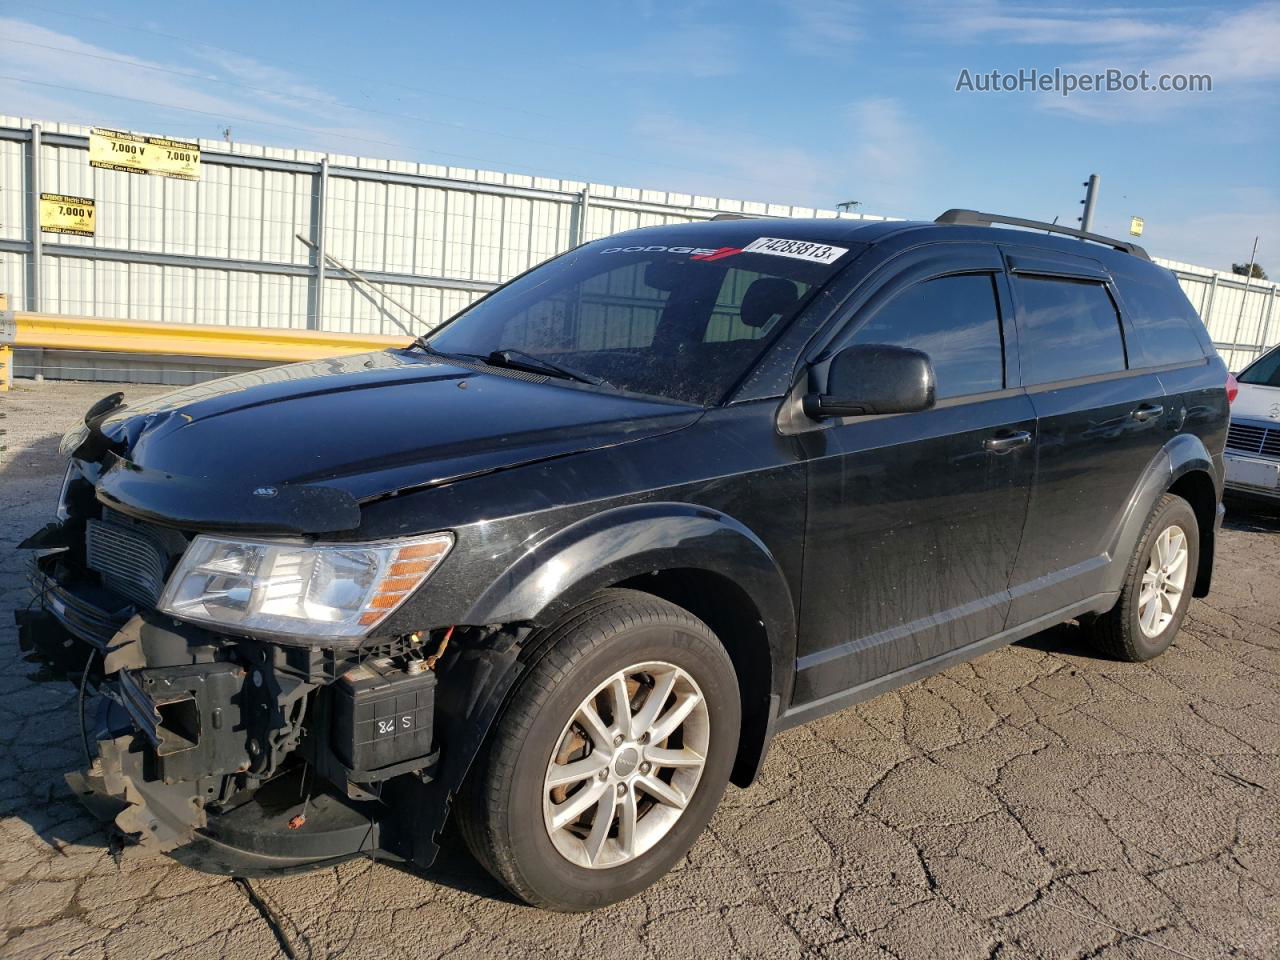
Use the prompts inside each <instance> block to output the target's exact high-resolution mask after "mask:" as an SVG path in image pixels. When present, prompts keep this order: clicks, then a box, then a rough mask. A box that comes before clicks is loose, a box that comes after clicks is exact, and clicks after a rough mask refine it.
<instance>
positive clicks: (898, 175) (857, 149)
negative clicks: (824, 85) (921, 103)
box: [842, 97, 930, 216]
mask: <svg viewBox="0 0 1280 960" xmlns="http://www.w3.org/2000/svg"><path fill="white" fill-rule="evenodd" d="M846 116H847V120H848V124H849V128H850V131H851V134H852V142H853V148H852V156H851V158H850V161H849V163H848V165H847V167H846V169H848V171H849V178H848V180H849V186H848V190H850V191H852V193H853V197H852V198H851V199H855V200H861V201H863V202H864V203H867V204H868V209H867V212H876V213H889V214H890V215H897V216H902V215H903V214H902V213H901V212H900V211H903V210H906V209H909V208H910V207H911V206H912V205H913V203H914V202H915V200H914V197H915V195H916V193H917V192H918V191H917V190H916V187H917V185H918V183H919V178H920V177H921V176H922V175H923V173H924V168H925V165H926V156H927V154H928V152H929V150H930V144H929V141H928V139H927V137H926V135H925V134H924V133H923V131H922V130H921V129H920V127H919V126H918V125H917V124H915V123H914V122H913V121H912V120H911V118H910V116H909V115H908V113H907V111H906V108H905V107H904V106H903V105H902V103H901V102H900V101H898V100H895V99H893V98H891V97H873V98H869V99H866V100H861V101H859V102H857V103H854V104H852V105H851V106H850V107H849V109H848V110H847V112H846ZM842 199H844V198H842Z"/></svg>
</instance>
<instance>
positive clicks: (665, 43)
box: [591, 24, 740, 79]
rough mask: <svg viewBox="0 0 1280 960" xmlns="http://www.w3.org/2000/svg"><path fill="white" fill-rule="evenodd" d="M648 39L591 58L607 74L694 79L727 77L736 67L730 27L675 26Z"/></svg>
mask: <svg viewBox="0 0 1280 960" xmlns="http://www.w3.org/2000/svg"><path fill="white" fill-rule="evenodd" d="M672 30H673V31H674V32H664V33H662V34H660V35H658V36H655V37H653V38H651V39H647V40H642V41H639V42H637V43H635V44H633V45H631V46H628V47H625V48H622V49H620V50H617V51H610V53H609V54H607V55H604V54H601V55H598V56H594V57H592V58H591V59H592V65H593V66H594V67H595V68H596V69H599V70H603V71H605V72H609V73H635V74H664V75H676V76H681V77H691V78H695V79H705V78H708V77H727V76H732V75H733V74H736V73H738V72H739V70H740V59H739V54H738V44H737V38H736V36H735V34H734V32H733V30H732V29H731V28H728V27H718V26H717V27H712V26H704V25H697V24H693V25H679V24H677V25H675V26H674V27H673V28H672Z"/></svg>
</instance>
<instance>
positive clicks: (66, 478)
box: [55, 463, 76, 520]
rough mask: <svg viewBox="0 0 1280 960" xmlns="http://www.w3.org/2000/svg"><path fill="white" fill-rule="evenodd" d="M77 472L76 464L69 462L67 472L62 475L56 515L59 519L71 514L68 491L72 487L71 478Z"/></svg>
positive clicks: (64, 518) (66, 517)
mask: <svg viewBox="0 0 1280 960" xmlns="http://www.w3.org/2000/svg"><path fill="white" fill-rule="evenodd" d="M75 473H76V465H75V464H74V463H68V464H67V472H66V473H64V474H63V475H62V489H60V490H59V491H58V509H57V511H56V512H55V515H56V516H57V518H58V519H59V520H66V519H68V518H69V517H70V516H71V512H70V511H69V510H67V491H68V490H69V489H70V488H71V480H72V478H73V477H74V475H75Z"/></svg>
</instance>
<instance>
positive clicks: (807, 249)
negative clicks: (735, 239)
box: [600, 237, 849, 263]
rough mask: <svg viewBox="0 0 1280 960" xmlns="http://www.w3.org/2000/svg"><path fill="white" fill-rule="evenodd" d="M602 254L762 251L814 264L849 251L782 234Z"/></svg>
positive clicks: (705, 255)
mask: <svg viewBox="0 0 1280 960" xmlns="http://www.w3.org/2000/svg"><path fill="white" fill-rule="evenodd" d="M600 252H601V253H677V254H685V253H687V254H689V259H690V260H699V261H701V262H703V263H706V262H711V261H715V260H723V259H724V258H725V257H732V256H736V255H737V254H739V253H764V254H768V255H769V256H772V257H790V258H792V259H793V260H809V261H812V262H813V263H835V262H836V261H837V260H839V259H840V258H841V257H842V256H844V255H845V254H846V253H848V252H849V249H848V248H847V247H833V246H831V245H830V244H826V243H814V242H812V241H809V240H784V239H782V238H781V237H760V238H758V239H756V240H752V241H751V242H750V243H749V244H747V245H746V246H745V247H718V248H715V249H713V248H711V247H668V246H665V245H663V244H651V245H649V246H635V247H605V248H604V249H603V250H601V251H600Z"/></svg>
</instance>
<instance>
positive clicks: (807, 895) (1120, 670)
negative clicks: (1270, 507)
mask: <svg viewBox="0 0 1280 960" xmlns="http://www.w3.org/2000/svg"><path fill="white" fill-rule="evenodd" d="M112 389H115V388H114V387H111V386H108V385H105V384H97V385H93V384H64V383H43V384H35V383H31V382H29V381H20V382H19V383H18V384H17V385H16V389H15V390H14V391H13V392H11V393H9V394H0V410H2V411H4V412H5V413H6V414H7V415H8V416H7V419H6V420H4V421H3V422H0V428H7V430H8V436H7V437H5V438H3V442H7V444H8V450H7V451H6V452H4V453H3V454H0V543H2V546H0V618H2V619H0V662H2V663H3V671H2V672H0V762H2V763H3V777H2V778H0V956H2V957H5V958H13V960H19V958H21V960H36V958H44V957H77V958H98V957H113V958H114V957H121V958H126V957H127V958H138V960H146V958H160V957H165V958H178V957H192V958H197V957H198V958H217V957H229V958H230V957H234V958H237V960H239V958H257V957H264V958H265V957H277V956H281V955H287V954H286V951H289V952H291V953H292V955H293V956H296V957H303V958H312V957H339V956H340V957H344V958H357V957H368V958H379V960H382V958H392V957H406V958H407V957H414V958H416V957H442V956H454V957H458V956H502V957H525V956H529V957H537V958H539V960H551V958H556V957H574V958H583V957H598V956H623V957H639V956H651V957H662V958H667V957H672V958H674V957H696V958H700V960H708V958H713V957H717V958H718V957H725V956H738V955H742V956H760V957H791V956H832V957H851V958H877V957H880V958H888V957H898V958H919V960H934V958H947V957H957V958H960V957H974V958H979V957H1000V958H1013V957H1053V958H1084V957H1097V958H1106V960H1113V958H1120V957H1134V958H1152V960H1158V958H1168V957H1183V958H1187V957H1191V958H1197V960H1200V958H1210V957H1247V958H1257V960H1266V958H1275V957H1277V956H1280V841H1277V837H1276V833H1277V825H1278V824H1280V628H1278V626H1277V623H1278V621H1280V520H1277V519H1275V518H1274V517H1270V518H1269V517H1267V516H1264V515H1258V514H1250V513H1248V512H1247V511H1244V510H1241V509H1239V508H1236V509H1233V510H1232V511H1231V514H1230V515H1229V519H1228V524H1227V529H1226V531H1225V532H1224V535H1223V539H1222V542H1221V545H1220V549H1219V553H1218V561H1217V574H1216V577H1215V586H1214V592H1213V595H1212V596H1211V597H1209V598H1208V600H1207V601H1197V602H1196V603H1195V604H1194V606H1193V607H1192V609H1191V614H1190V616H1189V618H1188V620H1187V622H1186V625H1185V627H1184V628H1183V631H1182V634H1181V636H1180V637H1179V638H1178V640H1177V641H1176V643H1175V645H1174V647H1173V649H1172V650H1171V651H1170V652H1169V653H1168V654H1166V655H1165V656H1163V657H1161V658H1160V659H1158V660H1156V661H1154V662H1153V663H1150V664H1145V665H1134V664H1123V663H1115V662H1110V661H1107V660H1102V659H1099V658H1097V657H1094V656H1093V655H1092V654H1091V653H1090V652H1089V650H1088V649H1087V648H1085V647H1084V646H1083V645H1082V644H1081V642H1080V638H1079V635H1078V631H1077V629H1076V628H1074V627H1072V626H1061V627H1058V628H1056V629H1053V630H1050V631H1048V632H1046V633H1043V634H1040V635H1039V636H1036V637H1034V638H1032V639H1031V640H1030V641H1028V642H1025V643H1021V644H1018V645H1016V646H1013V647H1010V648H1008V649H1004V650H1001V651H998V652H995V653H991V654H988V655H987V656H985V657H982V658H981V659H979V660H977V661H976V662H974V663H972V664H967V665H963V666H959V667H955V668H954V669H951V670H948V671H947V672H946V673H943V674H941V675H939V676H936V677H933V678H931V679H929V680H926V681H924V682H921V683H917V684H914V685H912V686H909V687H906V688H905V689H902V690H900V691H898V692H896V693H893V694H890V695H887V696H883V697H880V698H879V699H877V700H874V701H872V702H870V703H867V704H864V705H862V706H860V707H857V708H855V709H851V710H846V711H845V712H843V713H840V714H837V715H835V716H832V717H829V718H827V719H824V720H821V721H819V722H817V723H815V724H813V725H812V726H810V727H807V728H803V729H798V730H794V731H791V732H788V733H786V734H784V735H782V736H780V737H779V738H778V739H777V740H776V742H775V743H774V747H773V750H772V753H771V754H770V757H769V761H768V764H767V766H766V768H765V770H764V774H763V776H762V778H761V780H760V782H759V783H758V784H757V785H756V786H755V787H753V788H752V789H750V790H746V791H742V790H737V789H733V788H730V790H729V792H728V794H727V795H726V797H725V800H724V804H723V807H722V809H721V810H720V812H719V813H718V814H717V816H716V817H715V819H714V820H713V821H712V824H711V828H710V830H708V831H707V833H706V834H705V835H704V836H703V837H702V838H701V839H700V840H699V841H698V843H697V845H696V846H695V847H694V849H693V851H692V852H691V853H690V854H689V856H688V858H687V859H686V860H685V861H684V862H683V863H682V864H680V865H679V866H678V868H677V869H676V870H674V871H673V872H672V873H671V874H670V875H669V876H668V877H667V878H666V879H664V880H663V881H662V882H660V883H659V884H658V885H657V886H655V887H654V888H652V889H650V890H649V891H647V892H646V893H644V894H642V895H641V896H638V897H636V898H634V899H633V900H630V901H628V902H626V903H622V904H619V905H617V906H615V907H612V908H609V909H605V910H602V911H599V912H597V913H593V914H586V915H575V916H561V915H552V914H545V913H540V912H538V911H536V910H532V909H529V908H527V907H524V906H522V905H518V904H516V903H513V902H512V901H511V900H510V898H508V897H507V896H506V895H505V894H504V893H503V891H502V889H501V888H500V887H499V886H498V885H497V884H496V883H495V882H493V881H491V880H490V879H489V878H488V876H487V875H486V874H484V873H483V872H482V871H481V869H480V868H479V867H478V866H476V865H475V864H474V863H473V862H472V861H471V860H470V859H469V857H468V856H467V854H466V852H465V851H464V849H463V848H462V846H461V844H460V843H459V842H458V841H457V840H456V839H452V838H451V839H450V840H449V841H448V842H447V844H446V847H445V851H444V853H443V854H442V856H441V860H440V863H439V865H438V866H437V867H436V868H435V869H433V870H432V871H431V872H430V873H429V874H427V875H425V876H424V875H419V874H415V873H412V872H409V871H406V870H401V869H398V868H396V867H393V866H387V865H381V864H372V863H369V862H367V861H361V862H353V863H349V864H346V865H344V866H341V867H339V868H336V869H327V870H323V871H319V872H315V873H310V874H304V875H301V876H295V877H281V878H273V879H268V880H255V881H253V882H252V884H251V886H245V885H243V884H238V883H237V882H235V881H232V880H228V879H222V878H216V877H209V876H205V875H203V874H199V873H195V872H193V871H191V870H188V869H186V868H185V867H181V866H178V865H177V864H174V863H172V862H169V861H167V860H163V859H161V860H150V861H125V862H124V863H122V864H121V865H119V866H117V865H116V864H115V863H114V862H113V860H112V858H111V857H110V856H109V855H108V853H107V850H106V847H105V836H104V834H103V832H102V831H101V830H100V828H99V827H98V825H97V824H96V823H95V822H94V821H93V820H92V819H90V817H89V816H88V815H87V814H85V813H83V812H82V811H81V809H80V807H79V805H78V804H77V803H76V802H75V801H74V800H73V799H72V798H71V796H70V795H69V793H68V791H67V788H66V787H65V786H64V784H63V781H62V773H63V771H64V770H67V769H70V768H72V767H75V766H77V765H79V763H80V762H81V749H80V744H79V742H78V734H77V731H76V716H75V697H74V693H73V691H72V690H71V689H70V688H69V686H68V685H67V684H65V683H51V682H40V681H39V679H38V678H36V677H35V676H34V675H35V673H36V668H35V667H34V666H33V665H31V664H27V663H25V662H23V660H22V659H21V658H20V656H19V653H18V650H17V645H16V642H15V634H14V630H13V628H12V626H11V616H10V614H9V610H10V609H12V608H14V607H16V606H19V605H23V604H26V603H27V602H28V596H27V590H26V583H25V580H24V576H23V573H22V564H23V560H24V558H23V557H21V556H20V555H19V554H18V553H17V552H16V551H14V550H13V546H14V545H15V544H16V543H17V541H18V540H19V539H20V538H21V537H22V536H23V535H24V534H26V533H27V532H29V531H30V530H32V529H34V528H36V527H38V526H39V525H40V524H42V523H43V522H44V521H45V520H46V519H47V518H48V517H49V515H50V514H51V511H52V508H53V499H54V497H55V495H56V493H57V489H58V483H59V480H60V477H61V471H62V466H61V464H60V462H59V460H58V457H57V453H56V445H57V438H58V436H59V434H60V433H61V432H62V431H63V430H64V429H66V428H67V427H69V426H71V425H72V424H73V423H74V422H75V420H76V419H77V418H78V417H79V416H80V415H81V414H82V412H83V410H84V409H85V408H86V407H88V406H89V404H90V403H92V402H93V401H94V400H96V399H98V398H99V397H100V396H102V395H104V394H106V393H108V392H110V391H111V390H112ZM124 389H125V390H126V393H127V394H128V395H130V396H142V395H146V394H151V393H154V392H156V388H141V387H132V388H130V387H126V388H124ZM269 917H275V918H276V921H275V923H274V924H273V923H270V922H268V919H267V918H269Z"/></svg>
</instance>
